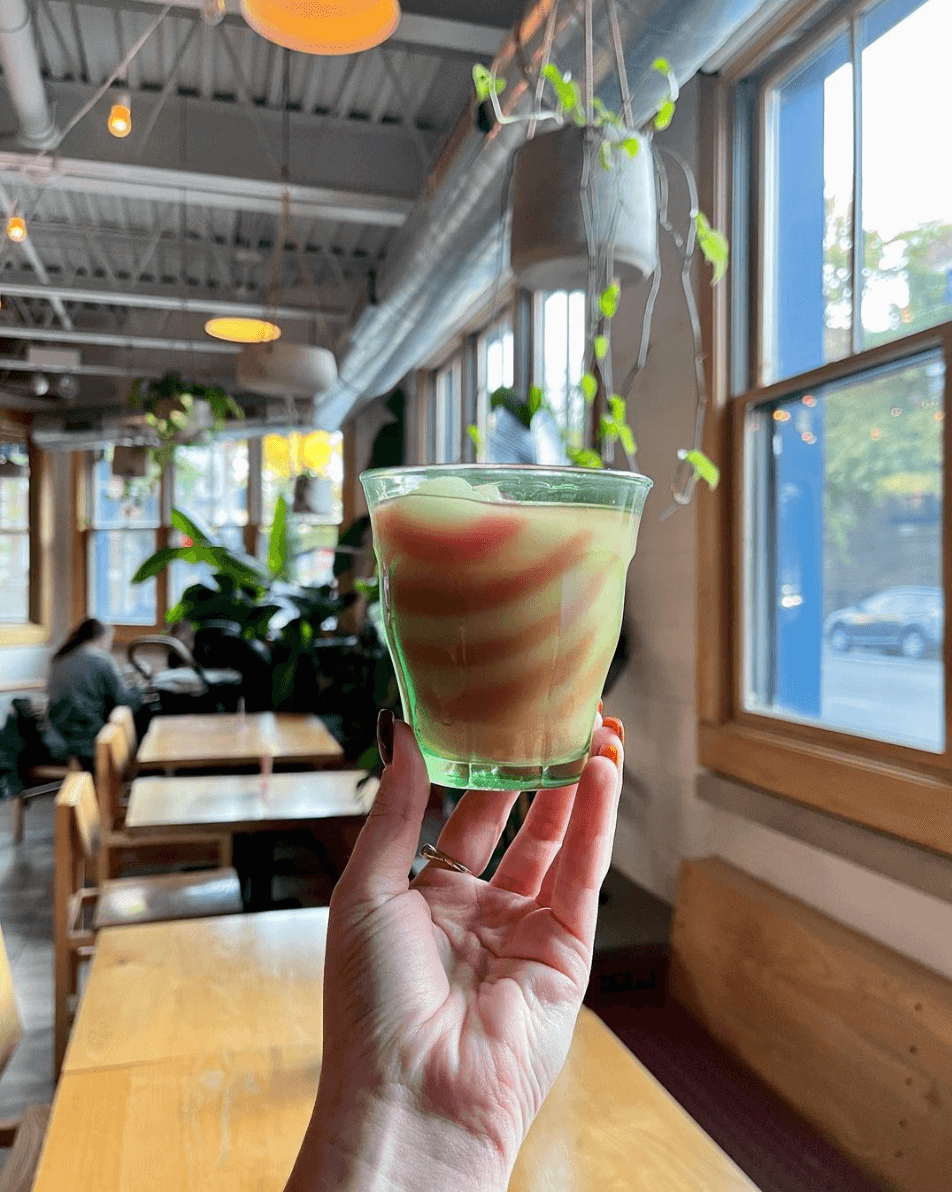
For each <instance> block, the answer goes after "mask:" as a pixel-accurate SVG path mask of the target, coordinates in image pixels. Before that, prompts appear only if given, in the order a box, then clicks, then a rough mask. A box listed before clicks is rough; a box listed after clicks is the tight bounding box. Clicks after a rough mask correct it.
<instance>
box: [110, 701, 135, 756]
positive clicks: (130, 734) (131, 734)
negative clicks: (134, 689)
mask: <svg viewBox="0 0 952 1192" xmlns="http://www.w3.org/2000/svg"><path fill="white" fill-rule="evenodd" d="M109 723H110V724H116V725H118V726H119V728H120V729H121V730H122V735H123V736H124V737H125V739H126V745H127V746H128V749H129V755H130V757H135V755H136V751H137V750H138V748H139V737H138V735H137V733H136V721H135V717H134V716H133V715H132V709H131V708H130V707H128V706H127V705H126V704H116V706H115V707H114V708H113V710H112V711H111V712H110V713H109Z"/></svg>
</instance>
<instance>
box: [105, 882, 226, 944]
mask: <svg viewBox="0 0 952 1192" xmlns="http://www.w3.org/2000/svg"><path fill="white" fill-rule="evenodd" d="M241 909H242V903H241V886H240V884H239V882H238V874H237V873H236V872H235V870H234V869H205V870H200V871H198V872H196V873H175V874H169V875H167V876H166V875H162V876H159V877H141V878H140V877H123V878H113V879H112V880H110V881H106V882H103V883H102V884H101V885H100V887H99V898H98V900H97V902H96V915H95V919H94V924H93V926H94V930H96V931H98V930H100V928H103V927H122V926H125V925H127V924H129V923H160V922H164V921H166V920H169V919H205V918H211V917H212V916H215V915H237V914H240V913H241Z"/></svg>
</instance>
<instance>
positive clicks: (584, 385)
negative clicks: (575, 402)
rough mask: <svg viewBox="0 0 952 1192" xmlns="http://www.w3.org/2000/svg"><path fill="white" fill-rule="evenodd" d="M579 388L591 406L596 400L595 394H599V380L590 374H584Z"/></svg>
mask: <svg viewBox="0 0 952 1192" xmlns="http://www.w3.org/2000/svg"><path fill="white" fill-rule="evenodd" d="M579 388H580V389H581V390H582V393H583V395H584V397H585V400H586V401H587V402H588V404H589V405H591V404H592V402H593V401H594V400H595V394H596V393H597V392H598V380H597V379H596V378H595V376H594V375H593V374H592V373H590V372H584V373H582V379H581V381H579Z"/></svg>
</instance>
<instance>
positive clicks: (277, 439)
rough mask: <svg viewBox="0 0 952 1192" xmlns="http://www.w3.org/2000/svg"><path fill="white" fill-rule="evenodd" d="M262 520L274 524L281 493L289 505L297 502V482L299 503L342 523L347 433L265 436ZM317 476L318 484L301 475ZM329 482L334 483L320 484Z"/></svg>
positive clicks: (263, 443) (262, 476) (289, 506)
mask: <svg viewBox="0 0 952 1192" xmlns="http://www.w3.org/2000/svg"><path fill="white" fill-rule="evenodd" d="M261 450H262V465H261V508H262V512H261V520H262V521H263V522H264V524H265V525H270V524H271V522H272V520H273V518H274V507H275V505H276V504H277V500H278V497H279V496H282V495H283V496H284V499H285V500H286V501H287V503H288V508H289V509H293V507H294V505H295V499H294V497H295V484H297V485H298V495H299V504H308V505H309V508H311V509H313V510H314V511H315V512H317V511H318V509H319V510H320V512H321V515H322V516H325V515H326V519H327V520H328V521H333V522H337V523H339V522H340V520H341V518H342V517H343V505H342V493H341V484H342V482H343V479H344V457H343V435H342V434H341V433H340V431H334V432H333V433H331V432H329V431H324V430H315V431H312V432H311V433H310V434H307V435H300V434H290V435H265V437H264V439H263V440H262V448H261ZM302 476H303V477H313V478H315V479H316V480H317V481H318V483H317V484H314V485H309V486H307V485H304V482H303V481H301V480H300V477H302ZM322 481H329V482H330V486H329V487H328V486H327V485H326V484H323V483H320V482H322Z"/></svg>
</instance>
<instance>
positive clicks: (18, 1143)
mask: <svg viewBox="0 0 952 1192" xmlns="http://www.w3.org/2000/svg"><path fill="white" fill-rule="evenodd" d="M49 1116H50V1107H49V1106H48V1105H31V1106H29V1108H27V1109H26V1110H24V1112H23V1116H22V1117H21V1119H20V1122H19V1124H18V1127H17V1132H16V1136H15V1137H14V1140H13V1145H12V1146H11V1147H10V1150H9V1151H8V1153H7V1158H6V1162H5V1163H4V1165H3V1170H2V1171H0V1192H30V1189H31V1188H32V1187H33V1178H34V1176H35V1175H36V1169H37V1166H38V1165H39V1162H40V1152H41V1151H42V1149H43V1138H44V1135H45V1134H46V1124H47V1122H48V1120H49Z"/></svg>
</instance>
